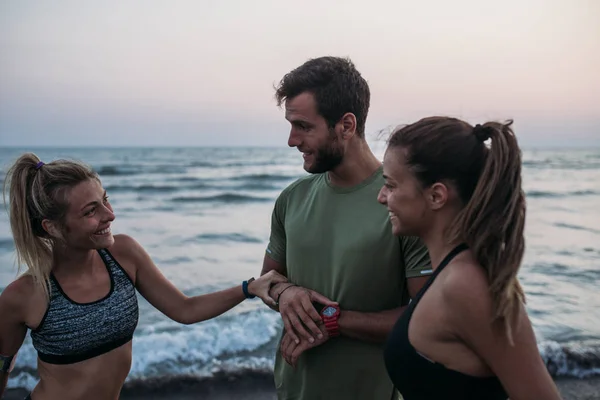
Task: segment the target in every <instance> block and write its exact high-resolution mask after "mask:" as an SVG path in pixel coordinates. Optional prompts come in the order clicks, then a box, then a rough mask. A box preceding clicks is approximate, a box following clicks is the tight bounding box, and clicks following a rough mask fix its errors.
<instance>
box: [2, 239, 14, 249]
mask: <svg viewBox="0 0 600 400" xmlns="http://www.w3.org/2000/svg"><path fill="white" fill-rule="evenodd" d="M14 248H15V242H14V241H13V239H12V238H0V250H13V249H14Z"/></svg>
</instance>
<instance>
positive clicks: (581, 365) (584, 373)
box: [538, 341, 600, 378]
mask: <svg viewBox="0 0 600 400" xmlns="http://www.w3.org/2000/svg"><path fill="white" fill-rule="evenodd" d="M538 347H539V349H540V353H541V355H542V358H543V359H544V362H545V364H546V367H547V368H548V371H549V372H550V375H552V376H553V377H555V378H556V377H574V378H587V377H590V376H596V375H600V341H585V342H579V343H578V342H575V343H557V342H554V341H544V342H542V343H540V344H539V345H538Z"/></svg>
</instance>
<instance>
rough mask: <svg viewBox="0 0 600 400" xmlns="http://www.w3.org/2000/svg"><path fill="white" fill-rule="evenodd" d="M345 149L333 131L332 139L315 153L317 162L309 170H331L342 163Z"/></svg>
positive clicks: (317, 172) (319, 171)
mask: <svg viewBox="0 0 600 400" xmlns="http://www.w3.org/2000/svg"><path fill="white" fill-rule="evenodd" d="M343 159H344V149H343V148H342V146H339V141H338V138H337V137H336V136H335V133H334V132H331V135H330V140H329V141H328V142H327V143H326V144H325V145H324V146H322V147H321V148H319V149H318V150H317V152H316V153H315V163H314V164H313V165H312V166H311V167H310V169H308V170H307V172H309V173H311V174H322V173H323V172H327V171H331V170H332V169H334V168H335V167H337V166H338V165H340V164H341V163H342V160H343Z"/></svg>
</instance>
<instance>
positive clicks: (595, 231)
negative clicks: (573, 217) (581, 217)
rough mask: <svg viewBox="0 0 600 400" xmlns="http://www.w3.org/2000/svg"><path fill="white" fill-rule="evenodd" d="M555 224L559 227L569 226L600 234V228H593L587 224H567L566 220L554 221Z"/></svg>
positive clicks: (568, 227) (577, 229)
mask: <svg viewBox="0 0 600 400" xmlns="http://www.w3.org/2000/svg"><path fill="white" fill-rule="evenodd" d="M554 226H556V227H557V228H567V229H573V230H576V231H588V232H591V233H596V234H600V229H593V228H590V227H587V226H581V225H574V224H567V223H564V222H556V223H554Z"/></svg>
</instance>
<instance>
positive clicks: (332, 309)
mask: <svg viewBox="0 0 600 400" xmlns="http://www.w3.org/2000/svg"><path fill="white" fill-rule="evenodd" d="M335 312H336V309H335V307H331V306H329V307H327V308H326V309H324V310H323V315H324V316H326V317H331V316H332V315H333V314H335Z"/></svg>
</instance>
